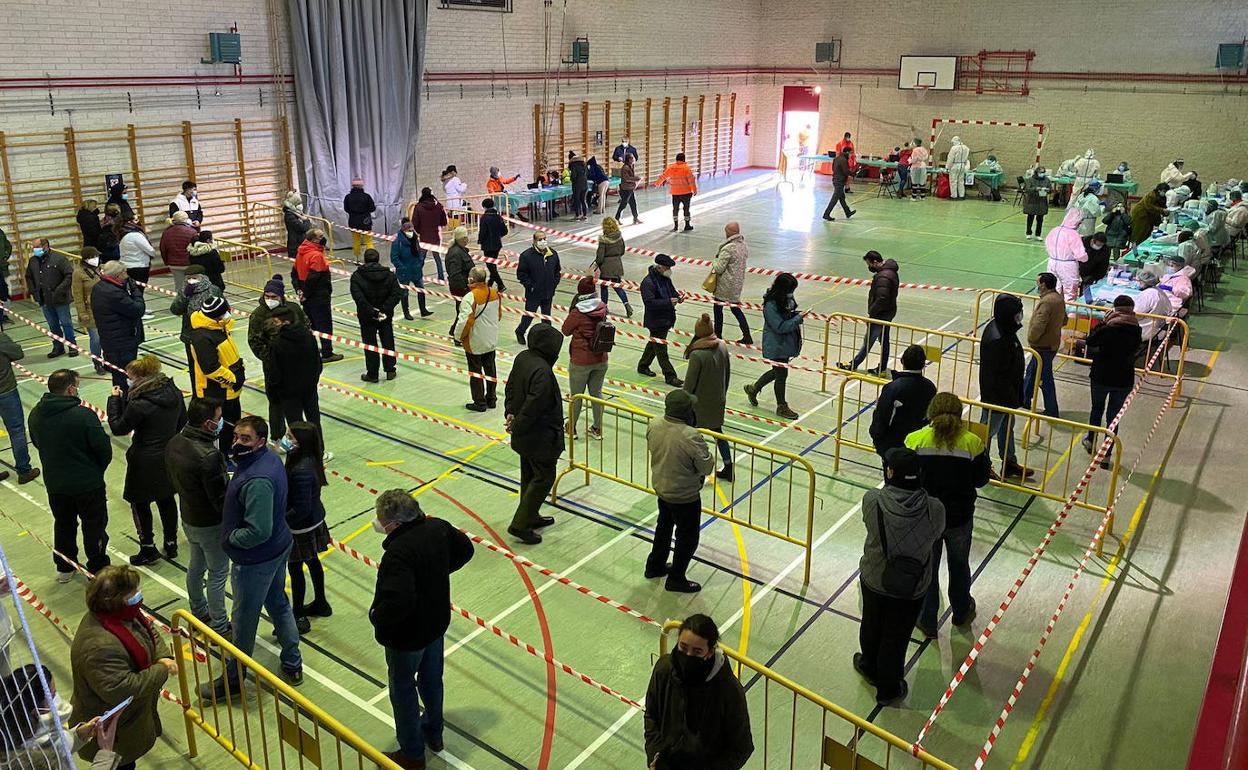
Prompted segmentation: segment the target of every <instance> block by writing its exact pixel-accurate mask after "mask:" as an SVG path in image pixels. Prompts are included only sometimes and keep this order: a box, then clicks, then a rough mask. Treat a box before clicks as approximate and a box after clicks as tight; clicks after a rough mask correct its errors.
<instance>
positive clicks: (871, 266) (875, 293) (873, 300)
mask: <svg viewBox="0 0 1248 770" xmlns="http://www.w3.org/2000/svg"><path fill="white" fill-rule="evenodd" d="M862 260H863V261H864V262H866V263H867V270H869V271H871V272H872V273H874V274H875V275H874V276H872V278H871V289H870V291H868V292H867V317H868V318H870V319H871V320H872V321H891V320H893V319H894V318H896V317H897V292H898V289H899V287H900V286H901V283H900V280H899V278H898V275H897V271H898V270H897V261H896V260H893V259H884V257H883V256H881V255H880V252H878V251H875V250H874V249H872V250H871V251H868V252H867V253H866V254H864V255H863V257H862ZM888 333H889V327H888V325H887V324H883V323H871V322H870V321H868V322H867V333H866V337H865V339H863V341H862V347H861V348H859V350H858V355H856V356H854V360H853V361H850V362H848V363H840V364H837V366H838V367H840V368H841V369H844V370H846V371H849V372H852V371H854V370H856V369H857V368H858V367H859V366H860V365H862V362H863V361H866V360H867V355H868V354H869V353H870V352H871V347H872V346H873V345H875V342H876V340H879V341H880V365H879V366H877V367H875V368H874V369H868V370H867V374H870V375H872V376H876V377H878V376H879V375H881V374H883V373H884V372H886V371H888V336H889V334H888Z"/></svg>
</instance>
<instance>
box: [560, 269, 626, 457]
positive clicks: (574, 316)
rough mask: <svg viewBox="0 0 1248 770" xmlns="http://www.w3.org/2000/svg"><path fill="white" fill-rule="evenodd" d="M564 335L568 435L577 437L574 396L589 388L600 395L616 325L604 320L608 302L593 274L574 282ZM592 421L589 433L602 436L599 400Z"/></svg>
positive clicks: (576, 413) (590, 391)
mask: <svg viewBox="0 0 1248 770" xmlns="http://www.w3.org/2000/svg"><path fill="white" fill-rule="evenodd" d="M563 336H565V337H570V338H571V340H570V341H569V342H568V358H569V364H568V398H571V399H572V404H571V406H570V407H569V408H568V436H569V437H570V438H572V439H573V440H575V439H576V437H577V433H576V418H577V416H578V413H579V412H580V406H581V403H580V401H578V400H577V399H576V398H575V396H577V395H579V394H581V393H584V392H585V390H586V388H588V389H589V395H590V396H592V397H593V398H597V399H601V398H602V383H603V381H604V380H606V377H607V358H608V352H609V351H610V350H611V347H612V346H613V345H614V344H615V327H614V326H612V325H611V322H610V321H608V320H607V305H606V303H604V302H603V301H602V299H601V298H599V296H598V292H597V290H596V289H595V288H594V277H593V276H591V275H587V276H584V277H582V278H581V280H580V281H579V282H578V283H577V284H576V297H575V298H574V299H573V302H572V309H571V310H570V311H568V315H567V317H566V318H564V319H563ZM592 411H593V416H594V419H593V423H592V424H591V425H590V426H589V431H588V433H589V437H590V438H591V439H593V440H595V441H601V440H602V404H600V403H598V402H597V401H595V402H592Z"/></svg>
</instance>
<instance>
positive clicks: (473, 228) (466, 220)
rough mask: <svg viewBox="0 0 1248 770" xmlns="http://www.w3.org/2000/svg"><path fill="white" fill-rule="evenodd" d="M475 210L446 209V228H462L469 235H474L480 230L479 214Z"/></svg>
mask: <svg viewBox="0 0 1248 770" xmlns="http://www.w3.org/2000/svg"><path fill="white" fill-rule="evenodd" d="M482 213H483V212H481V211H478V210H477V209H447V210H446V218H447V220H448V223H447V227H448V229H449V228H454V227H456V226H463V227H464V228H465V229H467V230H468V232H469V233H476V232H477V230H479V229H480V228H481V214H482ZM474 243H475V241H474Z"/></svg>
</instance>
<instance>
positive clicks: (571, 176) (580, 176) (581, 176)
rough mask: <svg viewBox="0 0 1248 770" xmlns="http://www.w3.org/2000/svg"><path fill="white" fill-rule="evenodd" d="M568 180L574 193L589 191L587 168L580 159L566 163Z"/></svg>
mask: <svg viewBox="0 0 1248 770" xmlns="http://www.w3.org/2000/svg"><path fill="white" fill-rule="evenodd" d="M568 180H569V181H570V182H571V183H572V189H573V190H574V191H576V190H579V191H581V192H585V191H586V190H588V189H589V166H587V165H585V161H584V160H582V159H581V158H574V159H572V160H570V161H568Z"/></svg>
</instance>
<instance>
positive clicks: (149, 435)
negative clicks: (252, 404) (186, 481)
mask: <svg viewBox="0 0 1248 770" xmlns="http://www.w3.org/2000/svg"><path fill="white" fill-rule="evenodd" d="M126 376H127V377H129V378H130V380H132V381H133V383H134V384H133V385H131V386H130V392H129V393H122V390H121V388H119V387H116V386H114V387H113V394H112V395H111V396H109V398H108V427H109V430H111V431H112V432H113V435H114V436H125V435H127V434H130V433H133V434H134V435H133V436H131V438H130V448H129V449H127V450H126V482H125V487H124V488H123V490H122V497H123V498H125V500H126V502H128V503H130V510H131V511H132V512H133V513H134V523H135V527H136V528H137V529H138V533H137V534H138V537H139V552H138V553H137V554H135V555H134V556H131V557H130V563H131V564H133V565H135V566H142V565H145V564H152V563H154V562H157V561H159V560H160V551H158V550H156V539H155V538H156V534H155V532H154V531H153V530H154V526H153V522H152V503H156V508H157V509H158V510H159V511H160V527H161V531H162V532H163V534H164V538H165V540H164V546H165V557H166V558H169V559H175V558H177V556H178V506H177V502H176V500H175V499H174V493H175V490H174V488H173V482H172V481H170V480H169V472H168V471H167V470H166V469H165V447H166V445H167V444H168V443H169V439H171V438H173V437H174V436H176V435H177V434H178V431H180V430H182V428H183V426H185V425H186V404H185V403H183V401H182V391H180V390H178V386H177V385H175V384H174V382H173V380H171V379H169V378H168V377H166V376H165V375H164V374H162V373H161V371H160V359H158V358H156V356H153V355H151V354H148V355H145V356H143V357H142V358H139V359H136V360H134V361H131V362H130V363H129V365H127V366H126Z"/></svg>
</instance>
